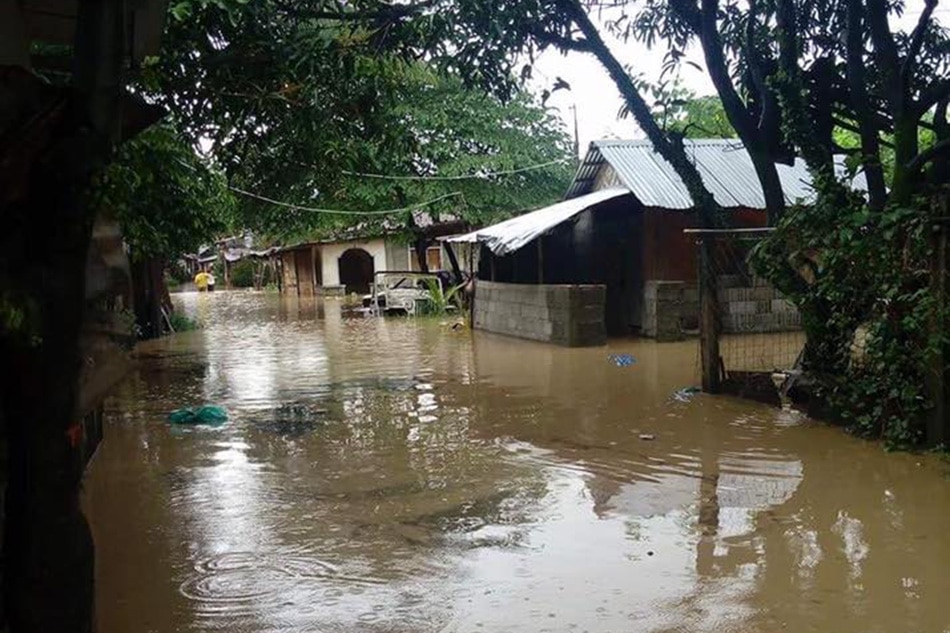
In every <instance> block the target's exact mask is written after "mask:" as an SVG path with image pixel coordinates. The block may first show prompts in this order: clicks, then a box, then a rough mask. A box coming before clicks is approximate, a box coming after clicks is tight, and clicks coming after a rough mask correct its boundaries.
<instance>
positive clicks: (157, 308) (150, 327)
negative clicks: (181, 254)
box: [131, 257, 168, 339]
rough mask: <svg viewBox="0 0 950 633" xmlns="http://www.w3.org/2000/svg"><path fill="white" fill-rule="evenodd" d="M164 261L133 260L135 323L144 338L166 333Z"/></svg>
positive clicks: (152, 259) (156, 259)
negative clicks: (163, 310)
mask: <svg viewBox="0 0 950 633" xmlns="http://www.w3.org/2000/svg"><path fill="white" fill-rule="evenodd" d="M164 271H165V265H164V261H162V260H161V259H158V258H154V257H148V258H144V259H141V260H136V261H133V262H132V266H131V272H132V294H133V302H132V303H133V306H134V309H135V323H136V325H138V328H139V331H140V332H141V335H142V338H146V339H150V338H158V337H159V336H161V335H162V334H164V333H165V325H164V318H163V316H162V308H163V307H165V308H166V309H167V307H168V305H167V301H166V295H167V289H166V287H165V278H164Z"/></svg>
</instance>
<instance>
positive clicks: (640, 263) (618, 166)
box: [448, 139, 814, 345]
mask: <svg viewBox="0 0 950 633" xmlns="http://www.w3.org/2000/svg"><path fill="white" fill-rule="evenodd" d="M684 143H685V145H686V152H687V154H688V155H689V156H690V157H691V158H692V159H693V161H694V163H695V165H696V166H697V168H698V170H699V173H700V175H701V176H702V179H703V182H704V183H705V185H706V187H707V188H708V189H709V190H710V192H711V193H712V194H713V196H714V197H715V199H716V201H717V202H718V203H719V204H720V205H721V206H722V207H723V208H724V209H725V210H726V211H727V212H728V213H729V214H730V216H731V217H730V218H729V220H730V224H731V225H732V226H736V227H761V226H765V223H766V214H765V199H764V196H763V195H762V190H761V186H760V185H759V180H758V177H757V176H756V173H755V169H754V167H753V165H752V161H751V159H750V158H749V155H748V153H747V152H746V150H745V148H744V147H743V146H742V144H741V143H740V142H739V141H737V140H733V139H696V140H690V139H687V140H685V141H684ZM778 171H779V177H780V178H781V180H782V184H783V186H784V191H785V195H786V197H787V198H788V201H789V203H795V202H806V203H807V202H809V201H810V200H811V199H812V198H813V195H814V193H813V191H812V190H811V187H810V177H809V174H808V171H807V169H806V167H805V164H804V161H802V160H796V161H795V163H794V164H792V165H778ZM698 226H699V218H698V216H697V213H696V211H695V210H694V208H693V205H692V201H691V199H690V197H689V193H688V191H687V190H686V187H685V185H684V184H683V183H682V181H681V180H680V178H679V177H678V176H677V175H676V172H675V171H674V170H673V167H672V166H671V165H670V164H669V163H668V162H667V161H666V160H665V159H664V158H663V157H661V156H660V155H659V154H658V153H656V151H654V149H653V146H652V145H651V144H650V142H649V141H646V140H634V141H595V142H593V143H591V145H590V148H589V149H588V152H587V155H586V157H585V158H584V160H583V162H582V163H581V165H580V167H579V168H578V170H577V174H576V175H575V177H574V180H573V181H572V183H571V185H570V187H569V189H568V191H567V194H566V196H565V200H563V201H562V202H559V203H557V204H554V205H551V206H549V207H545V208H543V209H538V210H536V211H533V212H530V213H526V214H524V215H521V216H518V217H515V218H512V219H510V220H507V221H505V222H501V223H499V224H495V225H493V226H489V227H486V228H483V229H478V230H476V231H472V232H470V233H467V234H465V235H460V236H456V237H453V238H450V239H449V240H448V241H449V242H452V243H469V244H477V245H479V247H480V249H479V250H480V259H479V266H478V279H479V286H480V287H479V290H478V293H479V294H477V295H476V301H475V311H474V320H475V326H476V327H481V328H483V329H488V330H493V331H498V332H502V333H509V334H513V335H516V336H521V337H525V338H534V339H539V340H548V341H554V342H558V343H563V344H568V345H587V344H597V343H600V342H603V340H604V339H605V338H606V336H608V335H612V336H625V335H631V334H639V335H645V336H650V337H657V338H661V339H673V338H678V337H681V336H682V334H683V332H684V331H689V330H690V329H693V328H695V327H696V325H697V319H698V312H699V305H698V301H699V300H698V291H697V287H696V280H697V277H698V271H697V261H696V259H697V258H696V248H695V240H694V238H691V237H690V236H689V235H688V234H684V230H685V229H689V228H696V227H698ZM529 285H534V286H545V287H553V286H564V287H574V288H577V289H579V290H577V292H580V293H581V294H582V295H583V296H584V297H586V298H585V299H583V300H582V299H576V298H573V299H568V300H567V301H568V302H569V303H570V302H573V305H574V306H575V308H576V309H577V310H575V312H574V313H572V312H571V310H567V311H566V312H565V311H563V310H562V311H561V312H557V313H555V312H556V311H552V310H551V309H550V306H549V305H543V306H542V305H540V304H542V303H545V302H546V301H547V299H544V300H542V299H539V298H537V297H535V298H533V299H531V301H533V302H535V303H538V306H537V309H535V308H530V309H528V308H512V309H513V310H515V311H519V316H518V318H515V317H513V316H512V315H511V314H510V312H511V309H509V307H507V306H503V305H500V303H504V301H507V300H508V299H510V300H511V301H513V302H515V303H516V304H517V303H518V302H519V301H522V299H524V297H523V296H522V295H524V294H525V293H534V294H533V295H532V296H535V295H538V293H539V292H541V291H540V290H538V289H536V288H535V289H529V288H527V286H529ZM581 287H585V288H586V287H589V288H597V289H598V290H597V291H595V290H590V289H587V290H580V288H581ZM483 291H484V292H483ZM561 292H562V293H563V292H568V293H569V294H570V291H561ZM486 294H487V295H488V299H486V298H485V295H486ZM541 294H544V293H541ZM479 295H481V296H479ZM599 296H602V305H599V306H597V305H593V304H588V303H585V302H588V301H594V302H596V301H598V299H596V297H599ZM498 297H504V298H505V299H504V300H503V301H502V300H498V299H497V298H498ZM548 303H550V302H548ZM522 305H526V304H524V302H523V301H522ZM552 305H553V304H552ZM578 310H579V311H578ZM499 311H500V312H499ZM581 313H583V315H586V316H580V315H581ZM593 315H596V316H593ZM552 319H553V322H552ZM578 319H581V320H578Z"/></svg>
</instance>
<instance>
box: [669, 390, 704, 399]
mask: <svg viewBox="0 0 950 633" xmlns="http://www.w3.org/2000/svg"><path fill="white" fill-rule="evenodd" d="M700 392H702V389H700V388H699V387H683V388H682V389H677V390H676V391H674V392H673V395H672V396H671V397H672V399H673V400H675V401H677V402H689V401H690V400H692V399H693V396H695V395H696V394H697V393H700Z"/></svg>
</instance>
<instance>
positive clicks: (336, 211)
mask: <svg viewBox="0 0 950 633" xmlns="http://www.w3.org/2000/svg"><path fill="white" fill-rule="evenodd" d="M228 189H230V190H231V191H233V192H235V193H239V194H241V195H242V196H247V197H248V198H254V199H255V200H261V201H263V202H268V203H270V204H273V205H277V206H279V207H287V208H288V209H294V210H295V211H308V212H310V213H327V214H334V215H389V214H392V213H400V212H403V211H412V210H413V209H418V208H419V207H427V206H429V205H431V204H435V203H436V202H439V201H440V200H445V199H446V198H454V197H456V196H461V195H462V192H461V191H453V192H452V193H447V194H445V195H442V196H439V197H438V198H433V199H431V200H426V201H425V202H420V203H418V204H412V205H409V206H405V207H400V208H398V209H387V210H385V211H348V210H344V209H318V208H315V207H304V206H301V205H299V204H291V203H289V202H281V201H280V200H274V199H273V198H268V197H266V196H262V195H259V194H256V193H251V192H250V191H244V190H243V189H238V188H237V187H228Z"/></svg>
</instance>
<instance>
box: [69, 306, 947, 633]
mask: <svg viewBox="0 0 950 633" xmlns="http://www.w3.org/2000/svg"><path fill="white" fill-rule="evenodd" d="M176 301H178V302H179V304H180V307H181V309H183V310H184V311H185V312H186V313H187V314H189V315H192V316H195V317H196V318H197V319H198V320H199V321H201V322H202V323H203V324H204V328H203V329H201V330H198V331H195V332H186V333H182V334H178V335H176V336H173V337H171V338H168V339H165V340H161V341H157V342H152V343H149V344H147V345H143V346H142V347H141V348H140V352H139V358H138V361H137V371H136V373H135V374H134V375H133V376H131V377H130V379H129V380H128V381H126V383H125V384H124V385H123V386H122V387H121V389H120V390H119V392H118V394H117V396H116V397H115V398H113V399H112V400H110V402H109V404H108V410H107V417H108V420H107V427H106V440H105V442H104V444H103V445H102V447H101V449H100V452H99V454H98V455H97V456H96V458H95V460H94V462H93V465H92V467H91V470H90V472H89V474H88V476H87V479H86V483H85V501H86V507H87V511H88V514H89V517H90V523H91V524H92V528H93V532H94V535H95V538H96V543H97V549H98V563H97V565H98V567H97V610H98V621H99V628H100V630H101V631H103V632H105V633H120V632H126V631H143V632H144V631H154V632H159V633H163V632H198V631H229V632H235V633H245V632H247V633H250V632H271V631H273V632H291V631H293V632H298V631H299V632H303V631H308V632H309V631H320V632H328V633H335V632H344V631H345V632H351V631H352V632H364V631H366V632H384V631H385V632H393V633H395V632H399V633H403V632H405V633H410V632H413V633H415V632H419V633H430V632H431V633H439V632H446V633H450V632H458V633H463V632H476V631H486V632H501V631H518V632H524V633H540V632H542V631H559V632H560V631H578V632H581V631H588V632H590V633H595V632H596V633H608V632H609V633H618V632H626V631H631V632H634V631H635V632H673V631H682V632H686V631H690V632H692V631H699V632H703V631H709V632H769V631H783V630H788V631H794V632H796V633H805V632H809V631H816V632H817V631H821V632H835V633H869V632H897V631H900V632H907V633H912V632H921V633H925V632H926V633H933V632H938V633H939V632H946V631H950V610H948V609H947V605H946V604H945V603H944V600H945V599H946V590H947V587H948V564H950V531H948V529H947V519H948V517H950V481H948V479H947V467H946V466H945V464H944V463H942V462H941V461H940V460H938V459H935V458H931V457H926V456H924V457H922V456H917V455H908V454H891V455H888V454H885V453H884V452H883V450H882V448H881V447H880V446H879V445H876V444H872V443H865V442H862V441H859V440H856V439H854V438H851V437H849V436H847V435H845V434H844V433H842V432H841V431H840V430H837V429H833V428H828V427H825V426H822V425H820V424H816V423H813V422H811V421H809V420H807V419H806V418H804V417H803V416H802V415H800V414H798V413H795V412H791V411H782V410H778V409H773V408H769V407H766V406H763V405H759V404H755V403H750V402H743V401H738V400H733V399H728V398H718V397H710V396H705V395H702V394H695V395H694V394H692V393H690V392H689V391H688V390H684V388H687V387H690V386H692V385H695V384H696V383H697V382H698V355H697V349H696V346H695V344H694V343H693V342H684V343H673V344H669V343H667V344H655V343H652V342H649V341H623V342H615V343H611V345H609V346H608V347H606V348H593V349H565V348H556V347H552V346H548V345H543V344H539V343H532V342H526V341H519V340H514V339H508V338H502V337H498V336H492V335H487V334H483V333H475V334H474V335H473V334H472V333H471V332H468V331H465V330H454V329H452V328H451V327H449V326H448V325H447V324H445V323H440V322H439V321H438V320H429V319H417V320H411V319H373V318H346V316H345V315H343V314H342V313H341V308H340V304H339V303H337V302H335V301H333V300H327V301H326V302H325V303H324V302H323V301H321V300H319V299H318V300H309V301H308V300H303V299H301V300H299V301H298V300H296V299H287V298H281V297H279V296H277V295H264V294H243V293H240V294H239V293H214V294H203V295H197V294H183V295H179V296H178V297H177V299H176ZM616 354H630V355H632V356H633V357H634V359H635V362H634V363H632V364H618V363H616V362H613V361H612V359H611V358H609V357H610V355H616ZM203 403H213V404H220V405H222V406H224V407H226V408H227V410H228V411H229V413H230V415H231V420H230V421H229V422H228V423H227V424H226V425H224V426H221V427H217V428H207V427H203V428H180V427H171V426H169V424H168V423H167V422H166V421H165V419H166V416H167V414H168V412H169V411H171V410H172V409H176V408H179V407H183V406H191V405H196V404H203Z"/></svg>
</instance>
